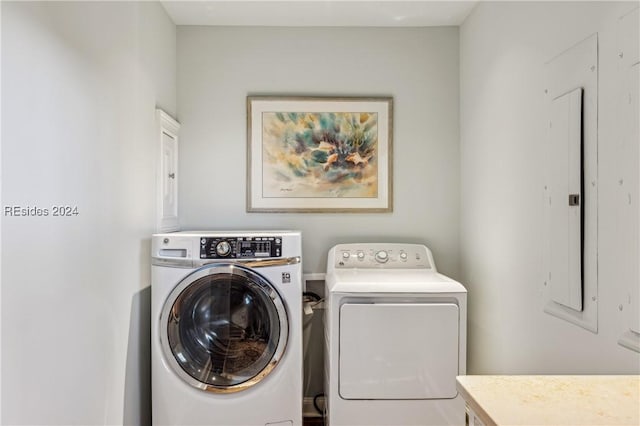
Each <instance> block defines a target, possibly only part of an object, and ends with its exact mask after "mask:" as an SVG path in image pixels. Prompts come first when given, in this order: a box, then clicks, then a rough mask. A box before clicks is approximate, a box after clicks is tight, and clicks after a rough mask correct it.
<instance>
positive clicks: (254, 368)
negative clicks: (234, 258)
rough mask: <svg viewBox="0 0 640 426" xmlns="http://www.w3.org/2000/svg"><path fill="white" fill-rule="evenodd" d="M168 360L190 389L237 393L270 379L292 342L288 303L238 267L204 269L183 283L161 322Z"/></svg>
mask: <svg viewBox="0 0 640 426" xmlns="http://www.w3.org/2000/svg"><path fill="white" fill-rule="evenodd" d="M160 328H161V330H166V334H165V333H163V334H161V343H162V348H163V351H164V355H165V357H166V358H167V360H168V362H169V364H170V365H171V367H172V368H173V369H174V370H175V371H176V373H177V374H178V375H179V376H180V377H181V378H182V379H183V380H184V381H186V382H187V383H189V384H190V385H192V386H194V387H196V388H199V389H203V390H206V391H210V392H218V393H227V392H238V391H241V390H244V389H246V388H248V387H251V386H253V385H255V384H257V383H258V382H260V380H262V379H263V378H264V377H266V376H267V375H268V374H269V373H270V372H271V371H272V370H273V368H274V367H275V366H276V364H277V363H278V361H279V360H280V358H281V357H282V355H283V353H284V350H285V347H286V344H287V336H288V321H287V314H286V309H285V307H284V303H283V302H282V299H281V298H280V295H279V294H278V292H277V291H276V290H275V288H274V287H273V286H272V285H271V284H270V283H269V281H268V280H267V279H266V278H265V277H263V276H262V275H260V274H258V273H257V272H255V271H253V270H252V269H249V268H246V267H243V266H240V265H235V264H212V265H207V266H204V267H202V268H200V269H198V270H197V271H195V272H193V273H192V274H190V275H189V276H187V277H186V278H185V279H184V280H182V281H181V282H180V283H179V284H178V285H177V286H176V287H175V288H174V289H173V291H172V292H171V294H170V295H169V297H168V298H167V300H166V302H165V304H164V307H163V309H162V313H161V316H160Z"/></svg>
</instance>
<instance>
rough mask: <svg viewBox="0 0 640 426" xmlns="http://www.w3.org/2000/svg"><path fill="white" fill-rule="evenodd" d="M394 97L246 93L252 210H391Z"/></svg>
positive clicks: (250, 207) (249, 187) (248, 202)
mask: <svg viewBox="0 0 640 426" xmlns="http://www.w3.org/2000/svg"><path fill="white" fill-rule="evenodd" d="M392 110H393V109H392V100H391V98H275V97H256V96H254V97H248V98H247V139H248V146H247V148H248V173H247V175H248V191H247V211H250V212H258V211H261V212H288V211H297V212H356V211H357V212H390V211H391V210H392V203H391V200H392V199H391V139H392V121H391V119H392Z"/></svg>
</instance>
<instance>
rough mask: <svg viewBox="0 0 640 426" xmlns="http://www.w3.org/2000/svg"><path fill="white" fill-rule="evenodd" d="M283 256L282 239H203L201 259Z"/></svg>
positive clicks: (201, 242) (201, 240)
mask: <svg viewBox="0 0 640 426" xmlns="http://www.w3.org/2000/svg"><path fill="white" fill-rule="evenodd" d="M281 256H282V237H201V238H200V259H247V258H264V257H281Z"/></svg>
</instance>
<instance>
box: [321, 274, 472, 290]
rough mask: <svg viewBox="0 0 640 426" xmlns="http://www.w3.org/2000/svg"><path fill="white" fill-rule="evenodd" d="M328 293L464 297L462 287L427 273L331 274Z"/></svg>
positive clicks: (327, 280)
mask: <svg viewBox="0 0 640 426" xmlns="http://www.w3.org/2000/svg"><path fill="white" fill-rule="evenodd" d="M326 285H327V289H328V291H329V292H331V293H411V294H414V293H416V294H422V293H466V292H467V290H466V289H465V288H464V286H463V285H462V284H460V283H459V282H457V281H454V280H452V279H451V278H449V277H447V276H445V275H442V274H440V273H438V272H433V271H430V270H425V271H418V270H371V269H348V270H334V271H333V272H332V273H330V274H328V275H327V277H326Z"/></svg>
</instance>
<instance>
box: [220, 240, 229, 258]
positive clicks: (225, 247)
mask: <svg viewBox="0 0 640 426" xmlns="http://www.w3.org/2000/svg"><path fill="white" fill-rule="evenodd" d="M216 253H218V256H227V255H228V254H229V253H231V244H229V242H227V241H220V242H219V243H218V244H217V245H216Z"/></svg>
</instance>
